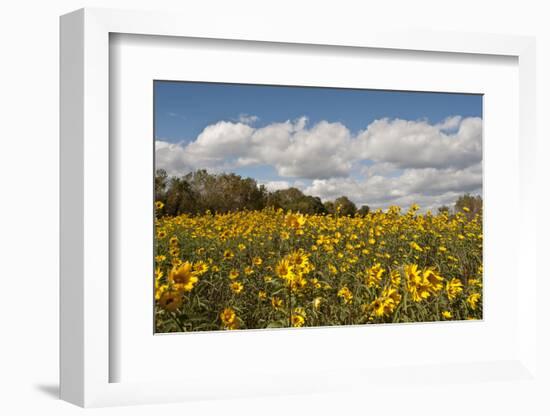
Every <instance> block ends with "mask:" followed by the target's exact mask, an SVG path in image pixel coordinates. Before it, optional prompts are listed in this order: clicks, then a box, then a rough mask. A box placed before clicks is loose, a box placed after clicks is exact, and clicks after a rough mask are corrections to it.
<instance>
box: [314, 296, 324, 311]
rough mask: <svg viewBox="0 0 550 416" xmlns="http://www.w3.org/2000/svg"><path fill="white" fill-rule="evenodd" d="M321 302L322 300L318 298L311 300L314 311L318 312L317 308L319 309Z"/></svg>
mask: <svg viewBox="0 0 550 416" xmlns="http://www.w3.org/2000/svg"><path fill="white" fill-rule="evenodd" d="M322 300H323V298H320V297H317V298H315V299H313V302H312V303H313V307H314V308H315V310H319V308H320V307H321V301H322Z"/></svg>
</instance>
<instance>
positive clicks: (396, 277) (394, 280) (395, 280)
mask: <svg viewBox="0 0 550 416" xmlns="http://www.w3.org/2000/svg"><path fill="white" fill-rule="evenodd" d="M390 281H391V284H392V286H394V287H399V285H400V284H401V273H399V270H397V269H394V270H392V271H391V273H390Z"/></svg>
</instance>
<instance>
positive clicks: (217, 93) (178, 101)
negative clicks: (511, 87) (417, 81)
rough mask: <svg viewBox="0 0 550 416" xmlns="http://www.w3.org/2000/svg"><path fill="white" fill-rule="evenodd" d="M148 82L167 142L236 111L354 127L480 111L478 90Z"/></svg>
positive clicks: (159, 134)
mask: <svg viewBox="0 0 550 416" xmlns="http://www.w3.org/2000/svg"><path fill="white" fill-rule="evenodd" d="M154 88H155V113H154V114H155V138H156V139H163V140H166V141H169V142H172V143H176V142H181V141H189V140H192V139H195V138H196V136H198V135H199V133H200V132H201V131H202V130H203V129H204V128H205V127H206V126H208V125H210V124H213V123H216V122H218V121H220V120H227V121H230V120H238V118H239V116H240V115H242V114H248V115H254V116H256V117H258V118H259V120H258V121H257V122H256V123H255V125H256V126H263V125H267V124H269V123H271V122H274V121H285V120H293V119H295V118H298V117H300V116H306V117H308V118H309V120H310V122H311V123H316V122H318V121H320V120H327V121H339V122H341V123H343V124H344V125H346V126H347V127H348V128H349V129H350V130H351V131H352V132H354V133H355V132H357V131H359V130H361V129H364V128H365V127H367V125H368V124H370V123H371V122H372V121H374V120H376V119H378V118H384V117H389V118H401V119H406V120H418V119H427V120H428V121H430V122H438V121H441V120H443V119H445V118H446V117H448V116H449V115H450V114H452V115H462V116H463V117H468V116H471V117H481V113H482V99H481V95H478V94H446V93H429V92H398V91H377V90H361V89H338V88H303V87H302V88H300V87H281V86H263V85H245V84H221V83H202V82H197V83H194V82H169V81H156V82H155V85H154Z"/></svg>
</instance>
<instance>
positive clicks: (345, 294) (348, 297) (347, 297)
mask: <svg viewBox="0 0 550 416" xmlns="http://www.w3.org/2000/svg"><path fill="white" fill-rule="evenodd" d="M338 297H340V298H342V299H343V300H344V303H345V304H346V305H347V304H348V303H351V302H352V299H353V293H351V290H349V288H348V287H347V286H344V287H342V288H341V289H340V290H339V291H338Z"/></svg>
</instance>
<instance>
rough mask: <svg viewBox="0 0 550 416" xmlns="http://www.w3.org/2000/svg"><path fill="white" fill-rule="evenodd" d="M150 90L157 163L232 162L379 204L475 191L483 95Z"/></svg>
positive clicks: (253, 88) (179, 169)
mask: <svg viewBox="0 0 550 416" xmlns="http://www.w3.org/2000/svg"><path fill="white" fill-rule="evenodd" d="M154 93H155V95H154V97H155V103H154V106H155V108H154V110H155V111H154V116H155V133H154V134H155V139H156V149H157V151H156V156H157V157H156V165H157V167H162V168H165V169H166V170H167V171H168V172H169V173H171V174H183V173H186V172H188V171H190V170H193V169H197V168H207V169H208V170H210V171H214V172H216V171H231V172H236V173H238V174H240V175H242V176H250V177H253V178H254V179H256V180H257V181H258V182H259V183H262V184H265V185H266V186H268V188H270V189H279V188H284V187H286V186H296V187H298V188H300V189H302V190H303V191H304V192H309V193H311V194H316V196H319V197H321V198H322V199H330V198H333V197H334V196H335V195H336V194H337V193H338V192H339V191H340V190H341V191H342V192H344V191H346V192H348V193H349V194H350V195H351V198H352V199H354V200H355V202H356V203H358V204H362V203H370V205H373V206H381V207H382V206H387V205H389V204H392V203H396V204H407V203H409V202H410V201H411V200H413V199H414V200H415V201H420V202H424V203H425V204H426V205H428V206H430V207H431V206H434V205H435V204H440V203H441V204H443V203H447V202H452V201H451V199H452V198H455V197H456V196H457V195H458V194H460V193H461V192H462V191H464V192H472V193H476V192H477V193H480V192H481V117H482V96H481V95H474V94H452V93H426V92H400V91H378V90H360V89H336V88H304V87H280V86H262V85H243V84H222V83H191V82H168V81H156V82H155V84H154ZM324 166H326V169H323V167H324ZM440 177H441V178H442V179H441V180H440V179H439V178H440ZM430 178H431V179H430ZM445 178H446V179H447V180H448V183H449V184H448V186H446V185H445V183H444V181H445ZM462 179H463V181H462ZM430 181H431V182H433V181H436V182H438V183H437V184H436V186H434V185H433V184H430ZM462 182H464V183H463V186H462V187H461V183H462ZM415 183H418V186H416V187H415V186H414V184H415ZM411 184H412V185H411ZM423 184H426V185H423ZM422 187H424V188H422ZM385 191H386V192H385ZM388 195H389V196H388Z"/></svg>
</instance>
